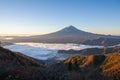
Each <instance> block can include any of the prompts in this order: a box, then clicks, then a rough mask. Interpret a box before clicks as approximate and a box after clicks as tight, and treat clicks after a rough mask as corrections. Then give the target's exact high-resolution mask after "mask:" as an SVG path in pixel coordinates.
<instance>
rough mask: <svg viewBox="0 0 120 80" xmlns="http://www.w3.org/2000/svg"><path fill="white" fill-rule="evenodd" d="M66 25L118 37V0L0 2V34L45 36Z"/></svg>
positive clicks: (119, 22) (1, 0) (119, 4)
mask: <svg viewBox="0 0 120 80" xmlns="http://www.w3.org/2000/svg"><path fill="white" fill-rule="evenodd" d="M69 25H73V26H75V27H77V28H78V29H81V30H84V31H88V32H93V33H99V34H112V35H120V0H0V34H46V33H50V32H54V31H57V30H59V29H62V28H64V27H66V26H69Z"/></svg>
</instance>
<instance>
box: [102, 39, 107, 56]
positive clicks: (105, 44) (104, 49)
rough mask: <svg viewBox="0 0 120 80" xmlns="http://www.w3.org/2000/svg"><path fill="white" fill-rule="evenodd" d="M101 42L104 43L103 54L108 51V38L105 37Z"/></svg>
mask: <svg viewBox="0 0 120 80" xmlns="http://www.w3.org/2000/svg"><path fill="white" fill-rule="evenodd" d="M101 44H102V45H103V54H105V53H106V51H107V40H106V39H104V40H103V41H102V43H101Z"/></svg>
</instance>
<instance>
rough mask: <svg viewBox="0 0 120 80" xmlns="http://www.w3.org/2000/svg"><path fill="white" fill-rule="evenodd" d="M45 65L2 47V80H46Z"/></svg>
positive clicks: (0, 50) (0, 76) (0, 73)
mask: <svg viewBox="0 0 120 80" xmlns="http://www.w3.org/2000/svg"><path fill="white" fill-rule="evenodd" d="M43 69H44V65H43V64H42V63H40V62H37V61H36V60H34V59H32V58H30V57H27V56H25V55H22V54H21V53H17V52H12V51H10V50H7V49H4V48H2V47H0V80H38V79H39V80H45V79H46V78H45V77H44V73H43Z"/></svg>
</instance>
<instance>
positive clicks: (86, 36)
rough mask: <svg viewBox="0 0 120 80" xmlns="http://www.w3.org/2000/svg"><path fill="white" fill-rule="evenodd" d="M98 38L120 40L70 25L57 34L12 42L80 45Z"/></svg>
mask: <svg viewBox="0 0 120 80" xmlns="http://www.w3.org/2000/svg"><path fill="white" fill-rule="evenodd" d="M98 37H108V38H120V36H110V35H100V34H93V33H89V32H85V31H82V30H78V29H77V28H75V27H74V26H72V25H70V26H68V27H66V28H64V29H62V30H59V31H57V32H53V33H49V34H45V35H36V36H30V37H17V38H15V39H13V40H12V41H14V42H15V41H17V42H47V43H79V42H83V41H85V40H92V39H96V38H98Z"/></svg>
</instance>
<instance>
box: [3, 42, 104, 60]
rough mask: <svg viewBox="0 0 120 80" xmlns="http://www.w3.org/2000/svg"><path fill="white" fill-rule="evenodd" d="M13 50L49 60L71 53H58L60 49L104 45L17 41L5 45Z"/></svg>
mask: <svg viewBox="0 0 120 80" xmlns="http://www.w3.org/2000/svg"><path fill="white" fill-rule="evenodd" d="M4 47H5V48H7V49H10V50H12V51H16V52H21V53H23V54H25V55H27V56H30V57H33V58H36V59H40V60H48V59H51V58H55V59H58V60H63V59H65V58H67V57H69V56H71V55H69V54H58V53H57V52H58V50H70V49H73V50H82V49H86V48H102V46H90V45H82V44H71V43H66V44H56V43H54V44H50V43H16V44H14V45H7V46H4Z"/></svg>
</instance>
